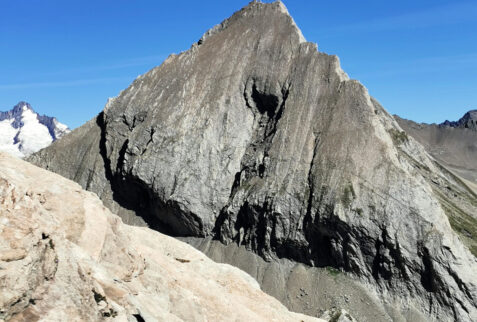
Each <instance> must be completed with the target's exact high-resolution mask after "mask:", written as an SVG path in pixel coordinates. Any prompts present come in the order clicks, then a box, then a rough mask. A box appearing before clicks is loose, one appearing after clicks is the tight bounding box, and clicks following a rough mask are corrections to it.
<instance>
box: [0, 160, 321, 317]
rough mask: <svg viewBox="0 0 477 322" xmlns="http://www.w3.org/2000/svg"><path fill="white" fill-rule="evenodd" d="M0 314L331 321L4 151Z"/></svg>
mask: <svg viewBox="0 0 477 322" xmlns="http://www.w3.org/2000/svg"><path fill="white" fill-rule="evenodd" d="M0 207H1V208H0V232H1V233H0V320H8V321H38V320H41V321H99V320H109V319H111V320H115V321H323V320H319V319H316V318H311V317H307V316H304V315H301V314H296V313H291V312H289V311H288V310H287V309H286V308H285V307H284V306H283V305H282V304H280V302H278V300H276V299H274V298H272V297H271V296H268V295H266V294H265V293H263V292H262V291H261V290H260V288H259V286H258V284H257V282H256V281H255V280H254V279H253V278H251V277H250V276H249V275H248V274H246V273H244V272H242V271H240V270H239V269H237V268H234V267H232V266H230V265H225V264H217V263H214V262H212V261H211V260H210V259H208V258H207V257H206V256H205V255H204V254H202V253H201V252H199V251H197V250H195V249H194V248H192V247H191V246H189V245H187V244H185V243H183V242H180V241H178V240H176V239H173V238H171V237H167V236H165V235H162V234H160V233H158V232H155V231H153V230H150V229H148V228H141V227H133V226H128V225H125V224H123V223H122V221H121V219H120V218H119V217H117V216H116V215H113V214H112V213H111V212H110V211H109V210H108V209H107V208H105V207H104V206H103V204H102V202H101V201H100V200H99V199H98V197H97V196H96V195H94V194H93V193H91V192H86V191H84V190H82V189H81V187H80V186H79V185H78V184H76V183H74V182H72V181H69V180H67V179H65V178H62V177H60V176H58V175H56V174H53V173H51V172H48V171H45V170H43V169H39V168H37V167H35V166H32V165H30V164H28V163H26V162H24V161H21V160H19V159H16V158H13V157H11V156H8V155H7V154H4V153H0Z"/></svg>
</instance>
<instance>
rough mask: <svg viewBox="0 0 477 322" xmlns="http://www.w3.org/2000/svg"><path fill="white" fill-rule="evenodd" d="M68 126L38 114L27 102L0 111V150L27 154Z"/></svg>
mask: <svg viewBox="0 0 477 322" xmlns="http://www.w3.org/2000/svg"><path fill="white" fill-rule="evenodd" d="M68 132H70V130H69V128H68V127H67V126H66V125H64V124H62V123H60V122H58V120H57V119H56V118H54V117H49V116H46V115H39V114H38V113H36V112H35V111H34V110H33V108H32V107H31V105H30V104H28V103H27V102H19V103H18V104H17V105H15V106H14V107H13V109H11V110H10V111H7V112H0V151H6V152H9V153H10V154H13V155H16V156H18V157H25V156H28V155H30V154H32V153H34V152H36V151H38V150H40V149H43V148H45V147H47V146H48V145H50V144H51V143H52V142H53V141H55V140H57V139H59V138H60V137H62V136H63V135H65V134H66V133H68Z"/></svg>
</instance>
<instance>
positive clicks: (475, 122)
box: [441, 110, 477, 131]
mask: <svg viewBox="0 0 477 322" xmlns="http://www.w3.org/2000/svg"><path fill="white" fill-rule="evenodd" d="M441 125H442V126H449V127H458V128H465V129H471V130H474V131H477V110H470V111H468V112H467V113H465V114H464V116H462V117H461V118H460V119H459V120H458V121H452V122H451V121H448V120H446V121H445V122H444V123H442V124H441Z"/></svg>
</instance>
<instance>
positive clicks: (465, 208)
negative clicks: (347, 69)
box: [30, 1, 477, 321]
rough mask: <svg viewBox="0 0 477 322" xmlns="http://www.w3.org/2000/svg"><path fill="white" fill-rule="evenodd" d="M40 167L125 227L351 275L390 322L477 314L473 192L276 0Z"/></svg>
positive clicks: (117, 102)
mask: <svg viewBox="0 0 477 322" xmlns="http://www.w3.org/2000/svg"><path fill="white" fill-rule="evenodd" d="M30 160H31V161H32V162H34V163H36V164H38V165H40V166H43V167H45V168H48V169H50V170H52V171H55V172H57V173H59V174H61V175H63V176H65V177H68V178H71V179H73V180H75V181H77V182H78V183H80V184H81V185H82V186H83V187H84V188H86V189H88V190H90V191H93V192H95V193H97V194H98V195H99V196H100V198H101V199H102V200H103V202H104V203H105V204H106V205H107V206H108V207H109V208H110V209H112V210H113V212H116V213H118V214H120V215H121V216H122V217H123V219H124V220H125V221H126V222H127V223H132V224H137V225H144V224H148V225H150V226H151V227H153V228H155V229H158V230H160V231H163V232H167V233H169V234H171V235H174V236H189V237H190V236H192V237H200V238H203V237H212V238H214V239H216V240H220V241H221V242H222V243H224V244H232V243H236V244H238V245H242V246H244V247H246V248H247V249H248V250H250V251H253V252H254V253H256V254H258V255H260V256H261V257H262V258H263V259H265V260H266V261H269V262H274V261H277V263H278V262H280V261H281V260H282V259H288V260H291V261H292V262H298V263H303V264H306V265H309V266H316V267H333V269H335V270H338V271H342V272H347V274H350V276H354V278H355V279H356V280H357V281H358V282H359V283H362V285H365V287H367V288H371V289H372V290H374V291H373V292H377V294H380V298H382V301H383V303H384V304H383V307H384V308H385V311H383V312H385V313H383V314H388V315H387V316H388V318H387V319H391V318H390V317H393V316H394V317H395V316H398V317H400V318H402V319H408V320H413V321H419V320H421V321H425V320H428V319H436V318H439V319H440V320H454V319H456V320H459V321H469V320H472V319H476V318H477V309H476V303H477V284H476V283H477V278H476V277H477V276H476V272H477V262H476V257H475V255H476V254H477V235H476V233H477V219H476V214H477V198H476V196H475V195H473V194H472V193H471V192H470V191H469V190H468V189H467V187H466V186H465V185H463V184H462V182H460V181H459V180H458V179H457V178H456V177H454V176H453V175H452V174H451V173H450V172H448V171H446V169H445V168H444V167H442V166H441V165H439V164H438V163H436V162H435V161H434V160H433V159H432V158H431V157H429V155H428V154H427V153H426V152H425V150H424V149H423V148H422V146H421V145H420V144H419V143H417V142H416V141H414V140H413V139H412V138H410V137H408V136H407V135H406V133H405V132H403V131H402V129H401V128H400V127H399V125H398V124H397V123H396V121H395V120H394V118H393V117H392V116H391V115H389V114H388V113H387V112H386V111H385V110H384V109H383V107H381V106H380V104H379V103H378V102H377V101H376V100H375V99H373V98H372V97H370V95H369V94H368V91H367V89H366V88H365V87H364V86H363V85H362V84H360V83H359V82H358V81H356V80H351V79H349V78H348V76H347V75H346V74H345V73H344V72H343V71H342V69H341V68H340V64H339V60H338V58H337V57H336V56H330V55H327V54H325V53H322V52H319V51H318V50H317V46H316V45H315V44H313V43H309V42H306V41H305V39H304V38H303V36H302V34H301V32H300V31H299V29H298V28H297V26H296V25H295V23H294V21H293V19H292V18H291V17H290V15H289V14H288V11H287V10H286V8H285V6H284V5H283V4H282V3H281V2H280V1H277V2H274V3H261V2H256V1H254V2H251V3H250V4H249V5H248V6H246V7H245V8H243V9H242V10H240V11H238V12H237V13H235V14H234V15H233V16H232V17H230V18H229V19H227V20H225V21H224V22H222V23H221V24H220V25H217V26H216V27H214V28H212V29H211V30H210V31H208V32H207V33H206V34H204V36H203V37H202V38H201V39H200V40H199V41H198V43H196V44H193V45H192V47H191V48H190V49H189V50H187V51H185V52H183V53H181V54H178V55H171V56H169V58H167V59H166V60H165V61H164V62H163V63H162V65H160V66H159V67H156V68H153V69H152V70H150V71H149V72H147V73H146V74H144V75H142V76H140V77H138V78H137V79H136V80H135V81H134V82H133V83H132V84H131V85H130V86H129V87H128V88H127V89H126V90H124V91H122V92H121V93H120V94H119V96H117V97H116V98H113V99H111V100H109V101H108V103H107V104H106V107H105V108H104V110H103V112H101V113H100V115H99V116H98V117H97V118H95V119H93V120H91V121H90V122H88V123H87V124H85V125H83V126H82V127H80V128H78V129H76V130H75V131H73V132H72V134H71V135H68V136H67V137H65V138H64V139H62V140H59V141H57V142H55V143H54V144H53V145H51V146H50V147H49V148H47V149H44V150H42V151H41V152H40V153H37V154H35V155H34V156H33V157H31V158H30ZM471 251H472V252H473V254H472V252H471ZM231 256H232V255H231ZM250 265H252V264H250ZM324 291H326V290H324ZM343 303H344V302H343ZM386 303H387V304H386ZM390 303H391V304H390ZM343 305H346V304H345V303H344V304H343ZM391 311H392V312H393V313H389V312H391ZM386 312H387V313H386ZM409 312H411V313H409ZM352 313H353V312H352ZM363 314H364V313H363ZM363 316H364V315H363ZM373 319H374V320H380V321H383V319H381V318H380V317H374V318H373V317H372V316H371V315H369V316H367V317H366V318H365V320H368V321H372V320H373Z"/></svg>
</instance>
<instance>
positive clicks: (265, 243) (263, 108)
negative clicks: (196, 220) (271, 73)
mask: <svg viewBox="0 0 477 322" xmlns="http://www.w3.org/2000/svg"><path fill="white" fill-rule="evenodd" d="M289 88H290V84H286V85H283V86H282V87H281V90H280V91H279V93H274V92H273V91H272V90H270V84H268V83H266V82H264V81H261V80H258V79H254V78H250V79H248V80H247V82H246V84H245V90H244V93H243V96H244V100H245V104H246V106H247V107H248V108H249V109H250V110H251V111H252V113H253V115H254V124H253V126H254V128H253V134H252V139H251V141H250V143H249V144H248V146H247V148H246V150H245V153H244V155H243V157H242V160H241V169H240V171H239V172H237V173H236V174H235V178H234V182H233V184H232V187H231V191H230V197H229V201H228V203H227V205H226V206H225V207H224V208H223V209H222V211H221V213H220V215H219V217H218V218H217V220H216V223H215V228H214V234H215V238H217V239H220V240H222V241H223V242H227V240H234V241H236V242H237V243H238V244H242V245H246V246H247V247H249V248H251V249H252V250H254V251H256V252H258V253H259V254H261V255H262V256H264V257H267V253H268V251H269V248H270V240H269V239H270V235H271V230H272V227H271V226H272V225H271V223H272V218H271V217H273V214H272V211H271V209H272V208H273V207H272V204H273V200H272V198H267V200H268V201H266V202H265V203H264V204H263V205H255V204H251V203H249V202H248V201H246V200H243V203H242V206H241V207H240V209H239V210H238V212H237V213H236V214H235V215H234V214H232V213H230V212H229V210H228V208H229V207H230V206H231V204H232V203H233V201H234V198H235V197H236V195H237V192H238V191H239V190H243V191H246V190H249V189H251V188H252V187H253V186H254V185H255V184H256V183H257V182H258V181H257V179H259V180H265V177H266V176H267V170H268V169H267V166H268V163H269V149H270V147H271V145H272V142H273V138H274V137H275V134H276V131H277V124H278V122H279V120H280V119H281V117H282V115H283V112H284V109H285V105H286V101H287V98H288V94H289ZM241 197H242V196H240V197H239V198H241ZM234 216H236V218H235V220H231V219H232V217H234Z"/></svg>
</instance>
